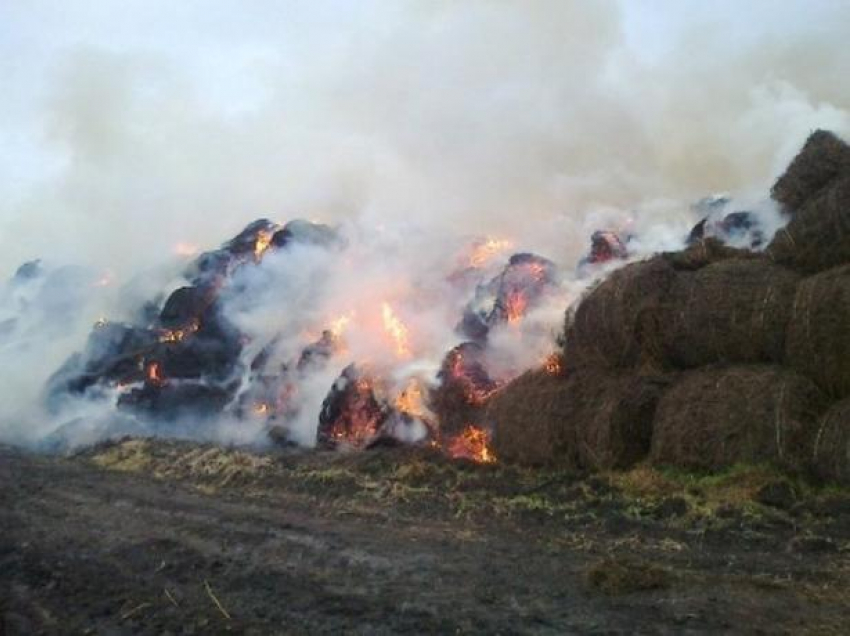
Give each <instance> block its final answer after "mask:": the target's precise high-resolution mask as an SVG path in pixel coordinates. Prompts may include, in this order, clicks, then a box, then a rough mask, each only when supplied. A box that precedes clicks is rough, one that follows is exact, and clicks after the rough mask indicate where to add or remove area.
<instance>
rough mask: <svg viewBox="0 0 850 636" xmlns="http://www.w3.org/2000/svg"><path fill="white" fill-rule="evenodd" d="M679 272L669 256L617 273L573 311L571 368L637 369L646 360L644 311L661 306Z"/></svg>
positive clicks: (567, 342) (568, 341)
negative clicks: (666, 258)
mask: <svg viewBox="0 0 850 636" xmlns="http://www.w3.org/2000/svg"><path fill="white" fill-rule="evenodd" d="M675 276H676V272H675V271H674V270H673V268H672V267H671V266H670V264H669V263H668V262H667V261H666V260H665V259H663V258H659V257H656V258H652V259H650V260H647V261H641V262H638V263H632V264H631V265H626V266H625V267H623V268H622V269H618V270H616V271H615V272H613V273H612V274H611V275H610V276H608V278H606V279H605V280H603V281H602V282H601V283H600V284H599V285H597V286H596V287H594V288H593V289H591V290H590V292H589V293H588V294H587V295H585V296H584V297H583V298H582V299H581V300H580V302H579V304H578V305H577V306H576V307H575V310H574V312H573V311H572V310H569V311H568V312H567V319H566V328H565V336H564V361H565V364H566V365H567V367H568V368H570V369H576V368H579V367H585V366H601V367H609V368H622V367H633V366H636V365H638V364H639V363H640V362H641V361H642V359H643V355H642V354H643V348H642V345H641V332H640V325H641V314H642V312H644V311H646V310H648V309H651V308H655V307H657V306H658V305H659V304H660V303H661V301H662V300H663V298H664V297H665V295H666V293H667V290H668V289H669V288H670V286H671V285H672V284H673V280H674V278H675Z"/></svg>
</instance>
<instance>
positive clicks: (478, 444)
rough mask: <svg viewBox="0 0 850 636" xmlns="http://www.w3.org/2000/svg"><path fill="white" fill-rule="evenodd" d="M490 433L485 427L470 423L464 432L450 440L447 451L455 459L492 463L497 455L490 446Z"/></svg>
mask: <svg viewBox="0 0 850 636" xmlns="http://www.w3.org/2000/svg"><path fill="white" fill-rule="evenodd" d="M489 442H490V435H489V434H488V433H487V431H485V430H484V429H483V428H479V427H477V426H473V425H471V424H470V425H469V426H467V427H466V428H465V429H464V431H463V433H461V434H460V435H458V436H457V437H454V438H452V439H451V440H449V442H448V445H447V447H446V451H447V452H448V454H449V455H450V456H451V457H454V458H455V459H459V458H464V459H471V460H472V461H474V462H478V463H479V464H492V463H494V462H495V461H496V457H495V456H494V455H493V452H492V451H491V450H490V447H489Z"/></svg>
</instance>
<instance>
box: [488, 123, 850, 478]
mask: <svg viewBox="0 0 850 636" xmlns="http://www.w3.org/2000/svg"><path fill="white" fill-rule="evenodd" d="M772 194H773V196H774V198H775V199H776V200H777V201H778V202H779V203H780V204H782V205H783V207H784V210H785V212H786V213H787V214H789V215H790V216H791V220H790V222H789V223H788V226H787V227H786V228H785V230H783V231H780V232H779V233H777V235H776V237H774V239H773V241H772V242H771V243H770V245H769V246H768V247H767V249H766V250H765V252H764V253H754V252H750V251H747V250H738V249H734V248H730V247H727V246H724V245H722V244H720V243H718V242H717V241H714V240H711V239H709V240H706V241H702V242H700V243H698V244H696V245H694V246H691V247H690V248H688V249H687V250H683V251H681V252H675V253H667V254H661V255H658V256H655V257H653V258H651V259H649V260H646V261H643V262H639V263H633V264H631V265H628V266H626V267H623V268H622V269H620V270H618V271H616V272H614V273H613V274H612V275H611V276H609V277H608V278H607V279H605V280H604V281H602V282H601V283H600V284H599V285H597V286H596V287H595V288H593V289H591V290H590V291H589V292H588V293H587V294H586V295H585V297H584V298H583V299H582V301H581V303H580V304H579V305H578V307H577V308H576V309H575V310H574V311H572V312H568V315H567V322H566V329H565V344H564V351H563V356H564V360H565V365H566V371H565V374H564V376H565V377H561V378H555V377H548V378H544V377H543V374H542V373H537V374H529V375H527V376H525V377H524V379H523V380H522V381H520V382H517V383H515V384H513V385H509V386H508V387H506V388H505V389H503V390H502V391H501V392H500V394H499V396H498V398H497V399H495V400H493V402H492V404H491V405H490V408H489V410H488V414H489V415H490V419H491V421H492V423H493V424H494V427H495V428H494V446H495V450H496V452H497V454H500V455H501V456H503V458H505V459H510V460H516V461H521V462H526V461H527V458H526V457H525V456H524V455H523V452H524V451H523V450H522V447H523V446H524V445H525V444H528V443H531V442H529V441H528V438H530V437H534V436H535V435H534V434H533V433H532V431H530V430H529V429H528V428H527V427H528V422H530V421H531V420H536V421H537V422H543V423H542V424H539V425H541V426H544V427H545V428H546V429H547V433H546V438H547V439H553V440H557V443H553V444H549V445H547V443H545V442H541V441H539V439H538V440H537V441H535V442H534V443H535V444H539V447H538V448H537V449H536V451H535V459H534V461H533V462H531V463H556V464H565V465H569V466H576V467H579V468H584V469H600V468H623V467H627V466H629V465H631V464H633V463H634V462H636V461H639V460H641V459H644V458H648V459H649V460H650V461H652V462H654V463H656V464H665V465H668V464H672V465H677V466H682V467H688V468H699V469H711V470H714V469H721V468H723V467H725V466H729V465H732V464H734V463H738V462H771V463H774V464H777V465H780V466H784V467H787V468H790V469H794V470H808V471H810V472H812V473H814V474H815V475H817V476H819V477H821V478H824V479H829V480H839V481H843V482H846V483H850V328H848V327H846V325H848V324H850V147H848V146H847V145H846V144H844V142H842V141H841V140H839V139H838V138H837V137H835V136H834V135H832V134H831V133H825V132H821V131H819V132H817V133H815V134H813V135H812V136H811V137H810V139H809V140H808V141H807V143H806V145H805V146H804V148H803V150H802V151H801V152H800V154H799V155H798V156H797V158H796V159H795V160H794V161H793V162H792V163H791V165H790V166H789V168H788V170H787V171H786V173H785V174H784V175H783V176H782V177H781V178H780V179H779V180H778V181H777V183H776V185H775V186H774V188H773V190H772ZM534 382H539V383H540V386H542V385H543V384H545V386H546V390H545V393H546V396H547V399H548V400H549V402H548V404H550V405H553V404H557V408H554V407H552V408H550V407H547V408H545V409H542V410H541V409H539V408H538V407H539V406H540V404H541V403H540V402H538V400H537V398H536V395H535V393H534V391H533V390H530V389H531V388H532V385H534ZM534 386H535V387H536V386H537V385H534ZM638 387H639V388H638ZM636 395H637V396H639V399H638V398H635V396H636ZM830 402H831V403H832V406H831V407H830V406H829V405H830ZM507 415H510V417H505V416H507Z"/></svg>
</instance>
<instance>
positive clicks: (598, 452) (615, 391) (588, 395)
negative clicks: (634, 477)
mask: <svg viewBox="0 0 850 636" xmlns="http://www.w3.org/2000/svg"><path fill="white" fill-rule="evenodd" d="M668 385H669V380H667V379H666V378H663V377H658V378H648V377H642V376H621V377H609V378H603V377H600V376H594V375H589V376H588V375H587V374H584V376H583V377H578V378H576V381H575V385H574V388H573V392H572V395H573V400H574V406H573V409H574V411H575V416H574V417H575V431H576V432H575V435H576V443H577V449H578V456H579V463H580V465H581V467H582V468H584V469H587V470H611V469H626V468H630V467H631V466H633V465H635V464H636V463H637V462H639V461H641V460H642V459H644V458H645V457H646V456H647V455H648V454H649V448H650V444H651V442H652V421H653V419H654V417H655V409H656V407H657V405H658V400H659V399H660V398H661V395H662V394H663V392H664V389H665V388H666V387H667V386H668Z"/></svg>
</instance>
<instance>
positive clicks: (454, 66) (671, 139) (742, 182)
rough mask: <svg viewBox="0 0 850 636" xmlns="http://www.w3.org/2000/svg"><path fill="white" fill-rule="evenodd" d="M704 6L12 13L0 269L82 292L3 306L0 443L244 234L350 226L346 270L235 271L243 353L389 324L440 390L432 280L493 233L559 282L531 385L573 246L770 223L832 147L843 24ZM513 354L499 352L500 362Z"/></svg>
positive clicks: (451, 319) (844, 107) (366, 337)
mask: <svg viewBox="0 0 850 636" xmlns="http://www.w3.org/2000/svg"><path fill="white" fill-rule="evenodd" d="M685 4H687V3H685ZM712 5H713V6H716V10H717V11H718V12H719V14H718V15H719V18H716V17H714V16H711V15H710V14H707V13H704V12H701V10H698V8H697V7H696V5H695V6H692V7H691V8H690V9H682V8H680V7H679V3H672V2H646V3H625V2H623V3H618V2H614V1H607V2H606V1H600V2H578V1H576V2H572V1H562V0H553V1H545V0H532V1H530V2H503V1H495V2H483V1H473V2H466V3H454V2H415V1H410V2H399V3H395V2H392V3H390V2H378V1H370V2H358V3H347V2H331V1H327V2H310V3H295V2H283V3H278V2H264V1H261V0H255V1H253V2H246V3H240V5H239V6H238V7H237V6H236V5H231V4H229V3H223V2H210V3H207V2H203V3H202V2H185V3H184V2H181V3H178V4H177V6H174V3H164V2H122V3H117V2H115V3H111V2H102V3H91V4H88V5H87V4H85V3H81V4H80V5H79V6H77V7H75V10H74V11H73V12H71V11H70V10H69V9H68V6H67V4H66V3H60V2H50V1H46V0H34V1H33V2H28V3H20V4H17V5H14V4H13V3H7V4H6V5H4V6H3V7H2V8H0V24H2V25H5V26H0V29H2V30H4V31H5V32H6V34H7V35H8V36H9V37H3V38H0V42H2V43H0V47H3V48H2V50H0V52H2V53H3V54H4V55H3V59H5V60H6V61H5V62H3V63H2V65H0V74H2V77H0V79H4V80H5V81H4V84H5V85H7V86H10V87H14V88H15V89H17V90H10V91H9V92H10V93H11V95H10V97H9V98H8V99H4V102H3V104H0V142H2V143H3V147H4V148H5V149H6V150H7V152H4V153H3V155H2V156H0V172H2V173H3V175H5V176H0V179H8V183H6V184H5V186H6V187H4V188H3V190H4V192H5V193H6V194H5V196H4V198H3V200H2V201H0V236H2V239H0V240H2V249H0V265H2V267H0V272H5V274H4V277H6V278H9V277H11V275H12V274H13V272H14V271H15V269H16V268H17V266H18V265H20V264H21V263H22V262H24V261H26V260H30V259H35V258H43V259H45V261H46V262H47V264H48V265H50V263H54V264H55V266H56V268H58V267H60V266H63V265H66V264H72V265H74V266H80V267H83V268H85V271H86V272H87V273H86V277H87V278H85V280H82V279H80V280H78V281H75V282H64V283H62V284H60V285H58V286H57V287H58V289H53V290H52V291H51V292H50V293H49V294H48V295H47V296H43V295H42V299H41V300H38V299H36V300H35V301H28V302H25V300H26V299H24V300H22V295H23V296H26V294H27V293H30V294H34V295H37V294H39V293H41V292H39V291H38V290H36V289H35V288H33V289H32V290H30V291H26V290H24V291H21V289H23V288H21V287H20V286H19V288H18V290H17V291H16V290H13V289H11V287H10V288H8V289H7V291H6V296H5V298H4V301H3V307H2V309H3V312H4V318H3V319H7V318H8V319H9V320H12V319H15V322H14V324H12V323H9V327H8V329H7V333H6V335H5V336H3V340H2V341H0V362H2V365H3V368H4V369H6V370H7V371H6V376H7V377H6V379H5V381H4V383H3V385H4V386H3V389H2V393H0V396H2V398H3V399H2V400H0V402H2V407H0V438H3V439H6V440H9V439H12V440H29V441H31V440H38V439H41V438H43V437H44V436H45V435H47V434H49V433H50V432H52V430H53V429H54V428H55V427H56V426H57V425H58V424H59V423H57V422H56V421H51V420H50V419H49V418H47V417H46V416H45V414H44V413H43V412H41V411H40V409H39V407H38V406H37V405H38V404H39V395H40V392H41V391H42V389H43V385H44V382H45V380H46V379H47V377H48V376H49V375H50V373H52V372H53V371H54V370H55V369H56V368H57V367H58V366H59V365H60V364H61V363H62V361H63V360H65V359H66V358H67V357H68V355H70V354H71V353H72V352H73V351H76V350H79V349H80V348H81V347H82V345H83V344H84V342H85V338H86V335H87V333H88V331H89V329H90V327H91V324H92V323H93V322H95V321H96V320H98V319H99V318H101V317H108V318H110V319H112V320H120V319H128V318H129V317H130V316H128V315H127V314H128V312H131V311H136V310H137V309H138V308H139V306H140V305H141V303H142V300H143V299H155V298H156V297H157V296H158V295H162V294H165V293H167V292H168V291H170V290H171V289H173V288H174V287H175V286H177V285H178V284H179V273H180V271H181V267H182V264H185V258H184V259H183V260H182V261H181V259H180V257H179V255H176V254H175V252H181V251H192V248H197V249H207V248H210V247H213V246H215V245H217V244H218V243H220V242H221V241H222V240H224V239H226V238H228V237H230V236H232V235H233V234H235V233H236V232H237V231H238V230H239V229H240V228H241V227H242V226H244V225H245V224H246V223H247V222H248V221H250V220H251V219H253V218H256V217H260V216H268V217H270V218H273V219H275V220H278V221H280V222H285V221H287V220H289V219H291V218H295V217H304V218H310V219H316V220H320V221H322V222H327V223H332V224H342V225H343V227H344V228H345V231H344V233H345V235H346V237H347V239H348V240H349V246H350V250H349V251H347V252H345V253H344V255H342V256H339V257H338V258H337V257H334V258H331V259H329V258H327V257H324V256H320V255H317V254H316V253H315V250H311V249H307V248H305V249H304V250H303V253H298V254H297V255H294V256H292V258H291V259H289V260H286V262H284V261H283V260H282V259H280V260H279V262H276V259H275V258H274V256H272V257H271V258H269V259H268V261H267V262H264V263H263V265H262V266H261V267H259V268H256V269H255V270H252V271H251V273H250V274H245V276H248V277H249V278H250V280H246V281H245V284H246V285H247V286H248V288H250V289H251V290H252V294H251V295H249V296H248V297H250V298H255V297H256V298H258V300H257V302H256V303H255V304H254V305H253V306H250V307H245V306H242V305H239V304H238V301H235V300H234V301H233V304H231V305H229V311H230V312H231V314H232V316H233V319H234V320H235V321H236V322H237V324H238V325H239V326H240V327H241V328H242V329H244V330H245V331H246V332H249V333H250V334H251V335H252V336H254V340H253V342H255V343H257V345H256V346H261V344H260V343H261V341H262V339H263V338H264V337H266V336H269V335H270V334H271V333H272V332H273V331H276V330H277V331H279V330H281V329H283V331H284V336H285V337H289V338H290V339H291V342H292V347H293V348H294V347H295V342H296V340H298V339H299V338H300V337H301V336H302V335H303V332H304V331H305V330H311V329H312V330H315V329H321V328H322V325H323V323H324V321H326V320H332V319H334V318H337V317H339V316H341V315H345V314H347V312H352V311H353V312H354V314H355V315H356V316H359V320H366V318H365V316H366V315H369V312H370V311H374V308H375V307H378V306H380V304H381V303H383V302H388V303H390V304H391V305H392V306H393V307H394V308H396V309H397V311H398V312H399V314H400V315H401V316H402V317H403V318H404V319H405V320H406V321H407V322H408V323H409V324H408V326H409V328H410V331H411V334H413V336H412V337H413V338H414V340H415V342H414V346H415V347H419V348H420V350H419V352H418V353H420V355H419V356H417V360H420V362H421V364H422V365H423V367H424V370H423V373H426V374H427V373H432V372H433V367H434V364H435V363H438V362H439V356H440V355H442V353H444V352H445V350H446V347H449V346H451V345H452V344H453V343H454V340H453V338H456V336H454V334H453V327H454V324H455V321H456V320H457V314H456V313H454V312H455V311H456V310H459V309H460V308H461V307H462V305H463V303H464V302H466V301H467V300H468V299H467V298H460V297H455V296H453V295H451V294H450V293H449V292H447V291H446V290H445V289H442V288H440V287H439V281H441V280H442V279H441V278H440V276H441V275H442V274H443V273H445V272H444V271H443V270H444V269H446V267H445V265H446V263H447V262H449V261H450V259H451V258H454V257H455V256H456V254H457V249H458V245H460V244H462V243H463V240H462V239H463V238H464V237H470V236H479V235H490V236H496V237H500V238H510V239H511V240H512V241H513V243H514V245H515V246H516V248H517V249H521V250H529V251H534V252H537V253H540V254H542V255H543V256H546V257H548V258H550V259H552V260H554V261H555V262H556V263H558V264H559V265H560V266H562V268H563V272H564V273H565V274H566V278H567V280H566V281H565V282H564V284H563V287H562V291H563V296H562V298H560V299H559V300H558V303H557V304H556V303H553V305H552V306H551V307H549V306H547V307H546V308H545V309H541V310H540V311H539V312H538V313H536V314H534V315H536V316H538V317H539V320H538V321H537V322H538V323H539V324H540V325H545V326H541V327H539V328H537V329H536V332H538V333H546V334H547V335H546V336H545V337H541V338H539V339H538V340H536V341H535V343H534V344H533V345H531V344H529V343H528V342H526V343H524V345H523V346H522V347H515V348H514V349H515V351H521V352H524V353H525V354H527V355H528V356H529V360H523V363H525V364H530V363H531V362H532V361H531V358H534V359H535V360H536V359H537V357H538V355H539V354H542V353H543V352H544V350H545V349H546V346H547V345H546V344H545V343H549V342H550V341H551V332H553V331H554V330H556V329H557V327H558V326H559V322H560V320H561V314H562V312H563V309H564V308H565V307H566V303H567V300H568V299H569V298H573V297H575V295H576V293H577V292H578V289H579V288H580V285H579V284H574V283H572V282H570V281H569V275H570V274H571V273H572V272H573V270H574V267H575V264H576V262H577V261H578V259H579V258H580V257H581V255H582V254H583V253H584V251H585V250H586V248H587V240H588V236H589V235H590V233H591V232H592V231H594V230H596V229H600V228H616V229H620V230H627V231H628V232H630V233H632V234H633V235H634V236H635V237H636V243H635V246H637V247H638V248H639V251H640V252H651V251H654V250H657V249H667V248H673V247H676V246H678V245H680V244H681V241H682V239H683V237H684V236H686V235H687V232H688V230H689V229H690V227H691V226H692V225H693V223H694V222H695V221H696V220H698V217H697V216H696V215H695V214H694V212H693V211H692V210H691V207H690V205H691V203H693V202H694V201H696V200H698V199H700V198H702V197H703V196H706V195H708V194H711V193H715V192H730V193H731V194H732V195H733V196H734V197H735V198H736V200H742V201H747V202H756V203H754V204H753V205H755V206H756V207H758V209H761V207H762V206H765V205H768V204H764V203H763V200H764V198H765V196H766V194H767V190H768V188H769V186H770V184H771V182H772V180H773V179H774V178H775V177H776V176H777V174H778V173H779V172H781V170H782V169H783V168H784V166H785V165H786V164H787V162H788V161H789V160H790V158H791V157H792V156H793V154H794V153H795V152H796V150H797V149H798V148H799V147H800V145H801V144H802V142H803V141H804V139H805V137H806V136H807V135H808V134H809V133H810V132H811V131H812V130H813V129H815V128H829V129H832V130H834V131H835V132H837V133H839V134H842V135H845V136H846V135H847V134H848V133H850V88H848V87H847V83H846V82H845V81H844V78H845V77H846V76H847V73H848V71H850V53H848V51H847V48H846V46H845V44H844V40H845V34H844V33H843V30H842V27H843V25H844V24H847V21H848V19H850V11H848V7H847V5H846V3H834V2H822V3H811V2H798V3H795V2H790V3H784V4H783V6H782V7H779V8H777V7H775V3H770V2H755V3H748V7H747V8H740V7H736V6H734V4H733V3H719V4H716V5H715V3H712ZM687 14H693V15H692V16H690V17H686V15H687ZM721 18H729V19H728V20H726V21H725V23H723V24H720V21H721V20H720V19H721ZM807 25H811V26H807ZM768 207H769V206H768ZM750 209H753V208H752V206H750ZM777 219H778V217H777ZM777 222H781V221H777ZM339 259H341V262H340V260H339ZM346 259H348V260H346ZM255 278H256V279H255ZM102 280H108V282H109V284H108V285H98V282H99V281H102ZM319 280H320V281H321V282H322V284H321V285H319V284H317V281H319ZM40 284H41V283H39V285H40ZM24 287H26V285H24ZM431 298H434V299H436V300H434V301H433V302H431V301H430V300H429V299H431ZM66 300H67V302H66ZM45 303H46V304H45ZM57 303H58V304H59V305H61V307H59V308H57V306H56V304H57ZM417 303H419V304H417ZM69 307H70V308H72V309H73V311H71V310H70V309H68V308H69ZM51 320H53V321H56V323H57V324H58V325H59V327H60V328H58V330H57V329H54V330H53V331H51V328H48V327H47V326H46V322H45V321H47V322H49V321H51ZM533 322H535V321H534V320H532V319H531V317H530V318H529V324H531V323H533ZM354 325H355V326H356V325H357V323H356V320H355V322H354ZM528 331H529V332H531V331H535V330H533V329H531V327H528ZM375 333H377V331H376V330H374V329H371V328H366V327H362V328H361V330H360V331H359V332H357V331H356V330H355V331H354V332H352V333H350V334H349V338H348V343H349V346H350V347H351V348H352V352H351V353H352V356H353V357H356V356H360V357H364V358H375V357H379V356H380V355H381V354H382V352H383V353H384V354H386V355H389V353H388V352H386V351H385V347H386V342H384V341H382V340H381V341H375V340H374V337H375V336H374V334H375ZM513 337H514V334H512V333H511V332H510V331H505V332H504V333H502V334H495V335H494V341H496V342H502V343H503V344H502V345H500V347H499V350H501V351H504V352H505V353H504V357H505V359H506V361H505V362H504V364H505V366H506V367H516V366H517V365H518V364H520V361H519V360H518V359H516V355H515V354H514V353H509V352H511V351H512V348H511V347H510V346H508V344H507V343H509V342H510V341H511V338H513ZM528 352H533V355H531V354H530V353H528ZM394 368H396V369H397V368H398V366H394ZM337 371H338V369H334V370H333V371H331V370H328V372H327V373H328V376H329V377H328V378H325V377H321V378H315V379H313V380H311V382H314V383H315V386H316V388H315V392H316V394H317V395H318V394H319V393H320V392H322V391H326V390H327V387H328V381H332V380H333V377H335V375H336V372H337ZM402 375H403V374H402ZM402 380H403V378H399V381H402ZM308 393H309V391H308ZM310 399H312V400H313V403H314V406H315V402H316V400H317V399H318V398H316V397H312V398H310ZM304 412H305V413H309V409H305V410H304ZM314 415H315V414H309V415H305V416H304V417H305V418H308V419H305V422H304V424H303V431H304V433H303V436H304V439H306V438H307V437H309V435H310V431H309V428H310V423H309V422H313V421H314V419H315V418H314ZM84 419H85V418H84ZM88 419H92V418H88ZM95 419H96V418H95ZM308 420H309V421H308ZM60 423H61V422H60ZM222 426H223V427H225V429H227V430H240V431H243V432H241V433H239V435H240V436H247V437H250V435H248V434H247V433H244V428H243V429H232V428H227V427H226V425H224V424H223V425H222ZM193 430H194V429H193V428H192V427H187V431H189V433H187V434H191V433H192V431H193ZM234 434H235V433H234ZM222 435H223V436H225V437H226V436H227V435H232V434H230V433H227V434H225V433H222ZM92 436H93V437H95V438H96V437H97V436H98V433H97V432H96V431H95V432H94V433H92Z"/></svg>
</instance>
